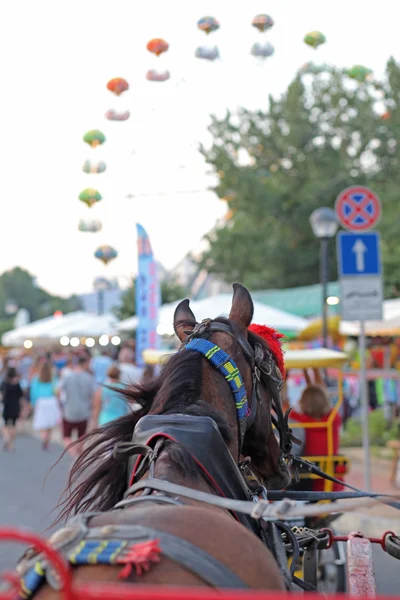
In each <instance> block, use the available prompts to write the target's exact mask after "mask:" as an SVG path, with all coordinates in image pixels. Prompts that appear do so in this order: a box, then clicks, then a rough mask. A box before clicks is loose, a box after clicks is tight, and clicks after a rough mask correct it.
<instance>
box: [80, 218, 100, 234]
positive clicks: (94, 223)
mask: <svg viewBox="0 0 400 600" xmlns="http://www.w3.org/2000/svg"><path fill="white" fill-rule="evenodd" d="M102 228H103V225H102V222H101V221H98V220H95V219H81V220H80V221H79V223H78V229H79V231H84V232H90V233H97V232H98V231H101V229H102Z"/></svg>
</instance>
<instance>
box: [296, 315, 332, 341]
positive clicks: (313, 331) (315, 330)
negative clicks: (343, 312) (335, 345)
mask: <svg viewBox="0 0 400 600" xmlns="http://www.w3.org/2000/svg"><path fill="white" fill-rule="evenodd" d="M327 325H328V334H329V335H330V336H331V337H337V336H338V335H340V331H339V327H340V317H339V316H337V315H336V316H331V317H328V323H327ZM321 336H322V319H315V320H314V321H311V323H309V324H308V325H307V327H306V328H305V329H303V331H301V332H300V333H299V335H298V339H299V340H303V341H311V340H315V339H316V338H319V337H321Z"/></svg>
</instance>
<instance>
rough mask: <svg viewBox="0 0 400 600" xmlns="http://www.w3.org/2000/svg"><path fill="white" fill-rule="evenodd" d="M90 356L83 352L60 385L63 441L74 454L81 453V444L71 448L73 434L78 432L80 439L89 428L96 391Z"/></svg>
mask: <svg viewBox="0 0 400 600" xmlns="http://www.w3.org/2000/svg"><path fill="white" fill-rule="evenodd" d="M88 364H89V361H88V357H87V355H84V354H82V355H81V356H79V358H78V364H77V365H76V366H75V367H74V369H72V371H71V372H69V373H68V374H67V375H66V376H65V377H63V379H62V380H61V382H60V385H59V386H58V396H59V398H63V402H62V413H63V421H62V427H63V441H64V446H65V448H67V449H68V451H69V453H70V454H71V455H72V456H74V457H75V456H78V455H79V454H80V453H81V449H82V448H81V446H80V444H76V445H74V446H73V447H72V448H70V447H69V446H70V444H71V442H72V436H73V435H74V433H75V432H76V434H77V437H78V439H79V438H81V437H82V436H83V435H84V434H85V433H86V430H87V427H88V423H89V419H90V417H91V414H92V405H93V397H94V394H95V391H96V383H95V379H94V377H93V375H92V374H91V373H90V372H89V371H88Z"/></svg>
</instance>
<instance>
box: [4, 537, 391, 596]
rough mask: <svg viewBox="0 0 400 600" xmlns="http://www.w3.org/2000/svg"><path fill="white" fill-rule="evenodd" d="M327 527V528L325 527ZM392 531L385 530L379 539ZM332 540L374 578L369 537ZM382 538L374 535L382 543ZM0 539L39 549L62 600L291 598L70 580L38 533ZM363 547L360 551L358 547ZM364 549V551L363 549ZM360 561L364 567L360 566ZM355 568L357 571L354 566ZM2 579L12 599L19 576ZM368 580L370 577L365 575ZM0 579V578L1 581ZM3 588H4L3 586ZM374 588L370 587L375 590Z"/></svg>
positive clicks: (358, 574)
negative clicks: (54, 576) (343, 544)
mask: <svg viewBox="0 0 400 600" xmlns="http://www.w3.org/2000/svg"><path fill="white" fill-rule="evenodd" d="M328 531H329V530H328ZM389 533H391V532H386V534H384V536H383V538H382V540H384V539H385V538H386V536H387V535H389ZM332 540H333V541H348V544H349V547H350V550H349V557H350V558H349V560H351V561H353V557H354V560H355V562H354V569H352V572H351V573H350V576H351V577H353V574H354V578H359V579H364V580H365V572H366V571H369V573H368V575H371V576H372V579H373V566H372V562H371V560H370V552H369V553H368V549H367V546H369V548H370V541H369V540H368V539H367V538H364V537H363V536H362V534H360V533H352V534H350V535H349V536H334V535H333V534H332ZM382 540H379V539H373V541H376V542H377V543H380V544H381V545H382ZM0 541H14V542H20V543H23V544H29V545H30V546H33V547H34V548H35V549H36V550H37V551H38V552H41V553H43V554H44V555H45V556H46V557H47V559H48V560H49V562H50V563H51V565H52V566H53V568H55V569H56V570H57V573H58V575H59V578H60V582H61V598H62V600H217V599H218V600H282V599H283V598H292V597H293V595H292V594H286V593H283V592H273V591H271V592H266V591H261V590H251V591H231V590H212V589H210V588H207V587H202V588H193V587H190V588H184V587H170V586H166V587H162V586H143V585H131V584H126V583H119V582H114V583H106V582H101V583H95V582H93V583H83V584H79V583H73V581H72V569H71V568H70V567H69V565H68V564H67V562H66V561H65V560H64V558H63V557H62V556H60V555H59V554H58V552H57V551H56V550H55V549H54V548H53V547H52V546H51V545H50V544H49V543H48V542H46V541H44V540H42V539H41V538H40V537H38V536H37V535H35V534H33V533H31V532H29V531H26V530H23V529H16V528H12V527H4V528H0ZM361 547H362V548H363V552H361V551H360V550H359V549H360V548H361ZM364 550H365V551H364ZM361 561H363V565H364V567H362V568H361ZM356 567H357V569H358V571H357V569H356ZM2 581H3V582H7V583H8V584H9V589H8V590H7V591H0V600H15V598H16V593H17V592H18V590H19V576H18V575H17V574H16V573H5V574H3V575H2ZM368 581H369V578H368ZM1 583H2V582H1V581H0V584H1ZM2 589H4V588H2ZM374 589H375V588H373V590H374ZM371 591H372V586H370V588H368V587H367V586H366V585H365V582H364V585H358V586H357V585H354V586H352V588H350V585H349V592H350V596H353V597H358V598H365V599H367V598H371V596H374V595H375V594H374V593H373V594H371V593H370V592H371ZM302 598H303V600H326V595H324V594H317V593H316V594H314V593H313V594H304V595H302ZM329 598H330V599H331V600H335V599H336V600H344V599H345V598H348V596H345V595H342V594H338V595H335V596H329ZM377 600H389V598H386V599H385V597H384V596H380V597H378V598H377Z"/></svg>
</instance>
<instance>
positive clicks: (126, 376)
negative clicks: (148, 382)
mask: <svg viewBox="0 0 400 600" xmlns="http://www.w3.org/2000/svg"><path fill="white" fill-rule="evenodd" d="M118 362H119V368H120V371H121V375H120V380H121V383H123V384H125V385H132V384H135V383H138V382H139V381H140V380H141V378H142V376H143V369H141V368H140V367H138V366H137V364H136V361H135V350H134V349H133V348H132V347H129V346H125V347H124V348H122V349H121V351H120V353H119V356H118Z"/></svg>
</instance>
